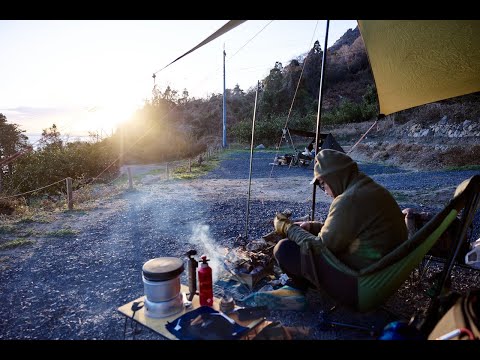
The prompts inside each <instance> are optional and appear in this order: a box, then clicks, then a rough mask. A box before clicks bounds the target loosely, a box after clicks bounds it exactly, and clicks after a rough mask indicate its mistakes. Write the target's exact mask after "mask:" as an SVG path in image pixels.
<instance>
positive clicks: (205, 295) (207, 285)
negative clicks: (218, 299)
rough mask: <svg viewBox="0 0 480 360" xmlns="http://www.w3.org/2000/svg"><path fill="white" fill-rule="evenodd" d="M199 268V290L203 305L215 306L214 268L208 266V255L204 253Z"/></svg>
mask: <svg viewBox="0 0 480 360" xmlns="http://www.w3.org/2000/svg"><path fill="white" fill-rule="evenodd" d="M201 260H202V262H201V264H200V267H199V268H198V290H199V294H200V305H201V306H213V283H212V268H211V267H210V266H208V261H210V259H207V255H202V257H201Z"/></svg>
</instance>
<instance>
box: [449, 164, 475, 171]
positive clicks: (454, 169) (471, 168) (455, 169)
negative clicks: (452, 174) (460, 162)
mask: <svg viewBox="0 0 480 360" xmlns="http://www.w3.org/2000/svg"><path fill="white" fill-rule="evenodd" d="M445 170H447V171H460V170H463V171H464V170H480V165H464V166H449V167H447V168H446V169H445Z"/></svg>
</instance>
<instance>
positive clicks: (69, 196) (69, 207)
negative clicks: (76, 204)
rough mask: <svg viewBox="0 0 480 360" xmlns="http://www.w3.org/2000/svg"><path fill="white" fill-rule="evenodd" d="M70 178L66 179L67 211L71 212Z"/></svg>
mask: <svg viewBox="0 0 480 360" xmlns="http://www.w3.org/2000/svg"><path fill="white" fill-rule="evenodd" d="M72 195H73V193H72V178H70V177H68V178H67V204H68V210H73V196H72Z"/></svg>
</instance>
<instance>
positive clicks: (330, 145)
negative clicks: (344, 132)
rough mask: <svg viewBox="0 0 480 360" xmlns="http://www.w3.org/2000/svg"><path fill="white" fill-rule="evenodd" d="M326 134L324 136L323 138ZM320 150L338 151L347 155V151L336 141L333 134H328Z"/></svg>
mask: <svg viewBox="0 0 480 360" xmlns="http://www.w3.org/2000/svg"><path fill="white" fill-rule="evenodd" d="M323 135H324V134H322V136H323ZM320 149H322V150H323V149H333V150H338V151H341V152H343V153H345V150H343V148H342V147H341V146H340V144H339V143H338V142H337V140H335V138H334V137H333V135H332V134H331V133H328V134H327V136H326V137H325V139H324V138H323V137H322V143H321V145H320Z"/></svg>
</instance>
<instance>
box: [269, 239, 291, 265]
mask: <svg viewBox="0 0 480 360" xmlns="http://www.w3.org/2000/svg"><path fill="white" fill-rule="evenodd" d="M289 241H290V242H292V241H291V240H289V239H282V240H280V241H279V242H278V243H277V244H276V245H275V247H274V248H273V256H274V257H275V259H277V261H278V258H279V257H282V255H283V253H285V252H286V248H287V247H288V242H289Z"/></svg>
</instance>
